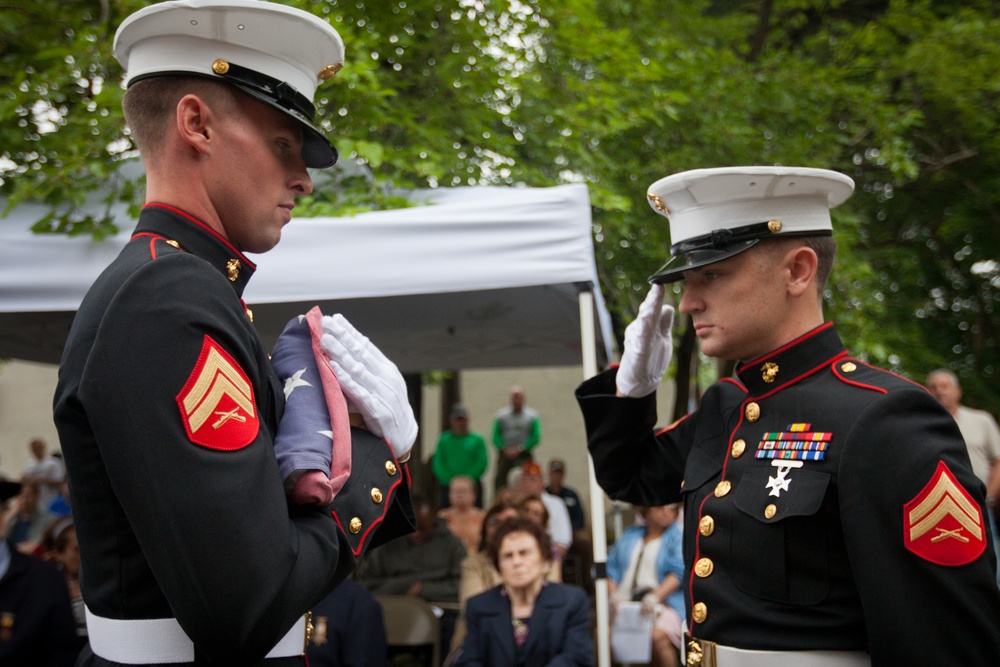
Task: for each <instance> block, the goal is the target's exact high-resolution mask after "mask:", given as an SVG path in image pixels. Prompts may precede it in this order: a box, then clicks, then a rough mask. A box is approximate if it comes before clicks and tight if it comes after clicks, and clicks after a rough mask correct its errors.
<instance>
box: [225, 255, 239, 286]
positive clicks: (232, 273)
mask: <svg viewBox="0 0 1000 667" xmlns="http://www.w3.org/2000/svg"><path fill="white" fill-rule="evenodd" d="M241 266H242V264H240V260H238V259H231V260H229V261H228V262H226V275H227V276H228V277H229V282H231V283H235V282H236V279H237V278H239V277H240V267H241Z"/></svg>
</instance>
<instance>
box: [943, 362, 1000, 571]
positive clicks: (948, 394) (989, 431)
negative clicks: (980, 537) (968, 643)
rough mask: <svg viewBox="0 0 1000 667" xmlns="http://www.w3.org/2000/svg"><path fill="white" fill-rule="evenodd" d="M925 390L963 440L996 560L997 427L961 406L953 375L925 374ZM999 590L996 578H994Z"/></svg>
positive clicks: (999, 494) (999, 443)
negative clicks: (982, 493)
mask: <svg viewBox="0 0 1000 667" xmlns="http://www.w3.org/2000/svg"><path fill="white" fill-rule="evenodd" d="M927 390H928V391H929V392H931V394H933V395H934V398H936V399H937V400H938V402H940V403H941V405H943V406H944V408H945V409H946V410H947V411H948V412H950V413H951V416H952V417H954V418H955V423H956V424H958V429H959V430H960V431H961V432H962V438H964V439H965V446H966V447H967V448H968V450H969V460H970V461H971V462H972V472H973V473H974V474H975V475H976V477H978V478H979V479H980V480H982V482H983V484H985V485H986V509H987V513H988V514H989V520H990V526H991V528H992V531H993V538H994V541H993V548H994V549H995V550H996V552H997V556H998V558H1000V545H998V543H997V541H996V536H997V531H996V509H995V508H996V504H997V498H998V497H1000V466H998V465H996V463H997V459H1000V427H998V426H997V421H996V419H994V418H993V415H991V414H990V413H989V412H986V411H985V410H976V409H974V408H969V407H966V406H964V405H962V403H961V400H962V385H961V384H959V381H958V376H957V375H955V374H954V373H953V372H951V371H949V370H947V369H945V368H939V369H937V370H933V371H931V372H930V373H928V374H927ZM997 585H998V586H1000V574H998V575H997Z"/></svg>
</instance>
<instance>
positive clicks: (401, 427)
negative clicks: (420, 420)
mask: <svg viewBox="0 0 1000 667" xmlns="http://www.w3.org/2000/svg"><path fill="white" fill-rule="evenodd" d="M323 332H324V333H323V337H322V338H321V339H320V345H321V346H322V348H323V351H324V352H326V353H327V355H328V356H329V357H330V367H331V368H333V372H334V373H336V374H337V380H338V381H339V382H340V386H341V388H342V389H343V390H344V397H345V398H346V399H347V403H348V406H347V407H348V411H349V412H358V413H360V414H361V416H362V417H363V418H364V420H365V425H366V426H367V427H368V430H369V431H371V432H372V433H374V434H375V435H377V436H379V437H380V438H383V439H384V440H385V441H386V442H387V443H389V446H390V447H392V451H393V453H394V454H395V455H396V458H398V459H400V460H406V457H408V456H409V453H410V449H411V448H412V447H413V443H414V442H415V441H416V439H417V420H416V419H415V418H414V417H413V408H411V407H410V402H409V401H408V400H407V398H406V382H405V381H404V380H403V375H402V373H400V372H399V369H398V368H397V367H396V364H394V363H392V362H391V361H389V360H388V359H387V358H386V357H385V355H384V354H382V352H381V351H379V349H378V348H377V347H375V346H374V345H372V343H371V341H370V340H368V339H367V338H365V337H364V336H363V335H361V333H359V332H358V330H357V329H355V328H354V327H353V326H352V325H351V323H350V322H348V321H347V320H346V319H345V318H344V316H343V315H340V314H339V313H338V314H336V315H333V316H331V317H324V318H323Z"/></svg>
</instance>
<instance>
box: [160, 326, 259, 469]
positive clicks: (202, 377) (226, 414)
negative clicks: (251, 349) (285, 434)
mask: <svg viewBox="0 0 1000 667" xmlns="http://www.w3.org/2000/svg"><path fill="white" fill-rule="evenodd" d="M177 406H178V407H179V408H180V411H181V421H182V422H184V429H185V430H186V431H187V434H188V437H189V438H190V439H191V442H193V443H195V444H196V445H201V446H203V447H208V448H209V449H218V450H222V451H233V450H236V449H242V448H243V447H246V446H247V445H249V444H250V443H251V442H253V440H254V438H256V437H257V431H258V429H259V428H260V422H259V420H258V418H257V410H256V408H255V403H254V396H253V385H251V384H250V380H249V379H248V378H247V376H246V373H244V372H243V369H242V368H240V365H239V364H238V363H236V361H235V360H234V359H233V358H232V357H231V356H229V354H228V353H227V352H226V351H225V350H223V349H222V347H221V346H220V345H219V344H218V343H216V342H215V341H214V340H212V337H211V336H208V335H206V336H205V341H204V343H203V344H202V346H201V353H200V354H199V355H198V361H197V363H196V364H195V365H194V370H192V371H191V376H190V377H189V378H188V381H187V384H185V385H184V388H183V389H182V390H181V393H179V394H177Z"/></svg>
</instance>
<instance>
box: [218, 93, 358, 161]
mask: <svg viewBox="0 0 1000 667" xmlns="http://www.w3.org/2000/svg"><path fill="white" fill-rule="evenodd" d="M229 83H231V84H233V85H234V86H236V87H237V88H239V89H240V90H242V91H243V92H245V93H246V94H247V95H250V96H251V97H253V98H254V99H255V100H259V101H261V102H263V103H264V104H266V105H268V106H270V107H274V108H275V109H277V110H278V111H282V112H284V113H286V114H288V115H289V116H291V117H292V118H294V119H295V120H297V121H299V123H301V124H302V159H303V160H304V161H305V163H306V166H307V167H311V168H313V169H325V168H327V167H332V166H333V165H335V164H337V158H338V157H339V156H338V155H337V149H336V148H334V147H333V143H331V142H330V140H329V139H327V138H326V137H325V136H324V135H323V133H322V132H320V130H319V128H318V127H316V126H315V125H313V124H312V122H311V121H310V120H309V118H307V117H306V116H305V115H303V114H302V113H301V112H300V111H299V110H298V109H296V108H295V107H292V106H286V105H285V104H282V102H281V101H279V100H275V99H274V98H273V97H271V96H270V95H268V94H267V93H265V92H262V91H260V90H258V89H256V88H254V87H252V86H247V85H244V84H242V83H239V82H236V81H232V80H230V81H229Z"/></svg>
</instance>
